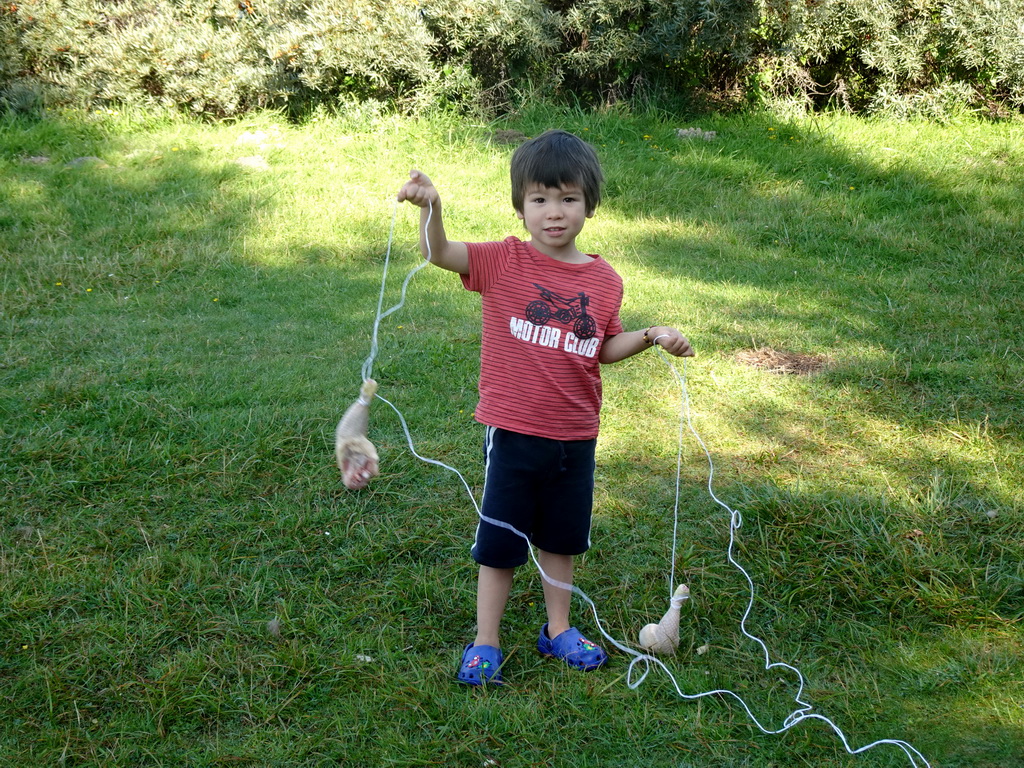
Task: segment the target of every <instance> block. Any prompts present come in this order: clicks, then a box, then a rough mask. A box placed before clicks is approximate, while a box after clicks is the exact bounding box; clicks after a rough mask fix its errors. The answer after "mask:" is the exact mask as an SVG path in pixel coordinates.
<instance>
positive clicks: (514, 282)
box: [398, 131, 693, 685]
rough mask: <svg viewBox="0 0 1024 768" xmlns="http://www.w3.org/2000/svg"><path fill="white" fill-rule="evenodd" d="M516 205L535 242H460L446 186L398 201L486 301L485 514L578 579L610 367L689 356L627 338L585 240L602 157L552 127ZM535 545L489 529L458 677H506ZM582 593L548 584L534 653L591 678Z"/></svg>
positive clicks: (478, 680) (522, 166) (547, 568)
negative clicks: (575, 621) (575, 605)
mask: <svg viewBox="0 0 1024 768" xmlns="http://www.w3.org/2000/svg"><path fill="white" fill-rule="evenodd" d="M511 177H512V205H513V207H514V208H515V211H516V216H517V217H518V218H519V219H521V220H522V222H523V224H524V226H525V228H526V231H527V232H528V233H529V235H530V239H529V240H528V241H525V242H524V241H522V240H520V239H519V238H517V237H509V238H506V239H505V240H504V241H502V242H497V243H463V242H458V241H453V240H449V239H448V237H447V235H446V234H445V229H444V223H443V219H442V209H441V199H440V196H439V194H438V192H437V189H436V188H435V187H434V185H433V184H432V183H431V181H430V179H428V178H427V177H426V176H425V175H424V174H422V173H420V172H419V171H415V170H414V171H412V172H411V174H410V178H409V181H407V182H406V183H405V185H404V186H403V187H402V189H401V190H400V191H399V193H398V199H399V201H402V200H408V201H409V202H411V203H413V204H415V205H417V206H419V207H420V209H421V213H420V250H421V251H422V252H423V255H424V256H426V255H427V253H428V247H429V252H430V257H431V261H432V262H433V263H434V264H436V265H437V266H439V267H441V268H442V269H447V270H450V271H452V272H456V273H458V274H459V275H460V276H461V278H462V282H463V285H464V286H465V288H466V289H468V290H471V291H475V292H478V293H480V294H481V297H482V304H483V341H482V345H481V352H480V384H479V389H480V403H479V405H478V406H477V409H476V413H475V417H476V419H477V421H479V422H481V423H482V424H484V425H485V426H486V434H485V439H484V454H485V457H486V467H485V479H484V494H483V504H482V513H483V516H484V517H487V518H489V519H493V520H498V521H501V522H503V523H505V524H507V525H510V526H512V527H514V528H515V529H516V530H518V531H521V532H523V533H524V534H525V535H527V536H528V537H529V539H530V542H532V544H533V545H534V546H536V547H537V550H538V556H537V559H538V561H539V563H540V566H541V568H542V569H543V570H544V572H545V573H546V574H547V575H548V576H549V577H550V578H551V579H553V580H555V581H558V582H562V583H564V584H571V583H572V571H573V558H574V556H576V555H580V554H582V553H583V552H585V551H586V550H587V549H588V548H589V546H590V521H591V509H592V504H593V489H594V454H595V447H596V444H597V433H598V423H599V415H600V408H601V378H600V364H601V363H614V362H618V361H619V360H623V359H625V358H627V357H630V356H632V355H635V354H637V353H638V352H640V351H642V350H644V349H647V348H648V347H650V346H652V345H654V344H660V345H661V346H662V347H663V348H664V349H665V351H666V352H669V353H670V354H673V355H676V356H691V355H693V350H692V349H691V348H690V343H689V342H688V341H687V340H686V338H684V337H683V336H682V335H681V334H680V333H679V331H677V330H676V329H675V328H668V327H663V326H652V327H650V328H648V329H647V330H646V331H629V332H627V331H624V330H623V328H622V323H621V321H620V320H619V307H620V305H621V302H622V280H621V278H620V277H619V275H618V274H617V273H616V272H615V270H614V269H613V268H612V267H611V265H610V264H608V262H606V261H605V260H604V259H602V258H601V257H600V256H594V255H589V254H585V253H582V252H580V251H579V250H578V249H577V247H576V237H577V236H578V235H579V234H580V232H581V231H582V229H583V225H584V223H585V222H586V220H587V219H588V218H590V217H592V216H593V215H594V211H595V209H596V208H597V205H598V203H599V202H600V199H601V185H602V184H603V182H604V178H603V176H602V173H601V166H600V163H599V162H598V159H597V154H596V153H595V152H594V149H593V148H592V147H591V146H590V145H589V144H587V143H586V142H584V141H583V140H581V139H579V138H578V137H576V136H573V135H572V134H569V133H566V132H564V131H548V132H546V133H544V134H542V135H541V136H538V137H537V138H535V139H533V140H531V141H527V142H526V143H524V144H522V145H520V146H519V147H518V148H517V149H516V151H515V153H513V155H512V163H511ZM528 555H529V551H528V544H527V542H526V541H525V540H524V539H523V538H522V537H520V536H517V535H516V534H515V533H514V532H512V531H510V530H508V529H506V528H504V527H502V526H497V525H493V524H491V523H488V522H486V521H480V523H479V525H478V526H477V532H476V540H475V542H474V544H473V548H472V556H473V559H474V560H476V562H477V563H478V564H479V566H480V571H479V577H478V582H477V634H476V637H475V639H474V640H473V642H472V643H470V644H469V645H467V646H466V648H465V650H464V652H463V656H462V662H461V664H460V667H459V672H458V676H457V678H458V680H459V681H460V682H462V683H466V684H468V685H481V684H483V683H491V684H496V683H501V664H502V661H503V658H504V657H503V655H502V653H501V650H500V648H501V643H500V638H499V628H500V623H501V618H502V616H503V615H504V613H505V607H506V604H507V602H508V598H509V594H510V591H511V587H512V577H513V574H514V572H515V569H516V568H517V567H518V566H520V565H523V564H524V563H526V561H527V559H528ZM571 597H572V593H571V592H569V591H568V590H567V589H564V588H562V587H559V586H557V585H555V584H551V583H549V582H548V581H547V580H545V581H544V601H545V607H546V612H547V619H548V621H547V623H546V624H545V625H544V626H543V627H542V628H541V630H540V638H539V639H538V641H537V649H538V650H539V651H540V652H541V653H542V654H543V655H545V656H549V657H554V658H558V659H562V660H564V661H565V662H566V663H567V664H568V665H569V666H571V667H574V668H576V669H581V670H590V669H597V668H598V667H600V666H601V665H603V664H604V663H605V661H606V660H607V658H608V657H607V654H606V653H605V652H604V650H603V649H601V648H600V647H599V646H597V645H596V644H594V643H591V642H590V641H588V640H587V639H586V638H585V637H583V635H581V634H580V632H579V630H577V629H576V628H575V627H572V626H570V624H569V604H570V599H571Z"/></svg>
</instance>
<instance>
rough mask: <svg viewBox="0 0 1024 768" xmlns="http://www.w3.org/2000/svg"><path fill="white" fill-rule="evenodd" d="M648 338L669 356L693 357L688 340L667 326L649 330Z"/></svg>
mask: <svg viewBox="0 0 1024 768" xmlns="http://www.w3.org/2000/svg"><path fill="white" fill-rule="evenodd" d="M648 338H651V339H656V341H655V342H654V343H655V344H657V345H659V346H660V347H661V348H662V349H664V350H665V351H666V352H668V353H669V354H670V355H675V356H676V357H693V356H694V351H693V347H691V346H690V342H689V340H688V339H687V338H686V337H685V336H683V334H681V333H680V332H679V331H677V330H676V329H675V328H669V327H668V326H658V327H656V328H651V330H650V334H649V337H648Z"/></svg>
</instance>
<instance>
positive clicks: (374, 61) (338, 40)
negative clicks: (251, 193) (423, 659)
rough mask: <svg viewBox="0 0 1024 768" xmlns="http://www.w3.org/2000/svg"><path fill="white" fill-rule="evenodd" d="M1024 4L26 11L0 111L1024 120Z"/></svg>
mask: <svg viewBox="0 0 1024 768" xmlns="http://www.w3.org/2000/svg"><path fill="white" fill-rule="evenodd" d="M1022 19H1024V0H983V1H979V0H174V2H167V1H166V0H22V2H20V3H5V4H3V5H0V108H3V109H6V110H14V111H31V110H32V109H34V108H37V107H38V105H39V104H40V103H42V100H43V99H44V98H45V99H49V100H50V101H58V102H64V103H77V104H79V105H83V106H85V105H102V104H104V103H110V102H149V103H157V104H160V105H166V106H173V107H175V108H181V109H186V110H189V111H192V112H195V113H198V114H203V115H209V116H213V117H220V116H227V115H234V114H239V113H242V112H244V111H246V110H249V109H253V108H259V107H274V108H285V109H287V110H289V111H290V112H292V113H305V112H309V111H310V110H312V109H315V108H317V107H318V106H321V105H331V104H334V103H340V102H346V103H349V102H351V100H352V99H357V100H372V101H379V102H385V103H388V104H391V105H392V106H398V107H400V108H403V109H409V110H419V109H423V108H428V107H430V106H434V105H438V104H440V105H444V106H456V107H458V108H460V109H463V110H474V111H475V110H483V111H485V112H493V111H500V110H502V109H505V108H507V107H509V106H510V105H511V102H512V96H513V94H515V93H516V92H532V93H536V92H540V93H547V94H552V93H561V94H563V95H571V96H572V97H573V98H574V99H580V98H582V100H584V101H587V100H595V99H601V100H615V99H622V98H633V97H635V96H637V95H638V94H643V93H653V94H654V96H655V98H657V97H658V96H659V95H662V94H677V95H678V94H681V95H686V94H692V93H694V92H698V91H709V90H710V91H714V92H717V93H730V94H736V95H745V96H747V97H751V98H754V99H760V100H763V101H770V102H773V103H775V104H776V105H777V104H779V103H787V104H790V105H792V106H793V107H794V108H801V109H806V108H814V107H822V106H826V105H829V104H833V105H840V106H843V107H847V108H851V109H866V110H886V111H889V112H890V113H893V114H897V113H908V114H909V113H918V114H929V113H931V112H935V111H938V112H942V111H943V110H946V109H947V108H948V109H952V110H954V111H956V110H960V109H976V108H977V107H978V106H980V105H1008V106H1011V107H1014V108H1020V107H1024V22H1022Z"/></svg>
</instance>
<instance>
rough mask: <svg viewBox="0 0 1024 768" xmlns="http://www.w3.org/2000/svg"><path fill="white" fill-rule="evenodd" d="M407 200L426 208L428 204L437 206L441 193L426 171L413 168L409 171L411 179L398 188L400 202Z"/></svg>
mask: <svg viewBox="0 0 1024 768" xmlns="http://www.w3.org/2000/svg"><path fill="white" fill-rule="evenodd" d="M405 200H408V201H409V202H410V203H412V204H413V205H418V206H419V207H420V208H426V207H427V206H428V205H430V206H434V207H436V206H437V202H438V200H440V195H439V194H438V193H437V188H436V187H435V186H434V184H433V182H431V181H430V179H428V178H427V175H426V174H425V173H420V172H419V171H417V170H413V171H411V172H410V173H409V180H408V181H407V182H405V184H404V185H403V186H402V188H401V189H400V190H398V202H400V203H401V202H403V201H405Z"/></svg>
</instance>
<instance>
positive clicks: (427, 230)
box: [398, 170, 469, 275]
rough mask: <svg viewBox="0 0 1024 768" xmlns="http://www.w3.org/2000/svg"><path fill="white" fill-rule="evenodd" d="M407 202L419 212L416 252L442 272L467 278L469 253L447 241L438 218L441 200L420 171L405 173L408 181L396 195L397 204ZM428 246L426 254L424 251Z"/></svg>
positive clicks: (460, 245) (440, 219) (464, 248)
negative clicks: (442, 270) (453, 273)
mask: <svg viewBox="0 0 1024 768" xmlns="http://www.w3.org/2000/svg"><path fill="white" fill-rule="evenodd" d="M404 200H408V201H409V202H410V203H412V204H413V205H417V206H419V208H420V252H421V253H422V254H423V257H424V258H426V257H427V255H428V253H429V256H430V262H431V263H432V264H436V265H437V266H439V267H441V268H442V269H447V270H450V271H451V272H458V273H459V274H462V275H466V274H469V252H468V250H467V249H466V244H465V243H462V242H459V241H458V240H449V239H448V236H447V235H446V234H445V231H444V221H443V220H442V218H441V196H440V195H439V194H438V192H437V188H436V187H435V186H434V184H433V183H432V182H431V181H430V179H429V178H427V175H426V174H424V173H421V172H420V171H416V170H414V171H412V172H410V173H409V180H408V181H407V182H405V184H404V185H403V186H402V188H401V189H400V190H399V191H398V201H399V202H402V201H404ZM428 245H429V250H428Z"/></svg>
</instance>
